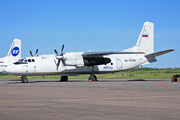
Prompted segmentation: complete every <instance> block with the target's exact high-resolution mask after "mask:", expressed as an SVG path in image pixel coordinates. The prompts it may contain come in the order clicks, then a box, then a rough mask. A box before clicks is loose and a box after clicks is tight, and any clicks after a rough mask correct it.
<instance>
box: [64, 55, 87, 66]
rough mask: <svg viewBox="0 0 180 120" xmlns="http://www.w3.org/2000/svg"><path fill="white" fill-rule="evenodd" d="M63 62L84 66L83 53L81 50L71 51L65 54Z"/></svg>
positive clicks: (66, 64) (69, 64) (68, 64)
mask: <svg viewBox="0 0 180 120" xmlns="http://www.w3.org/2000/svg"><path fill="white" fill-rule="evenodd" d="M62 62H63V64H64V65H65V66H77V67H82V66H84V60H83V57H82V53H79V52H69V53H65V54H63V60H62Z"/></svg>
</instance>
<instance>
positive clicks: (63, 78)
mask: <svg viewBox="0 0 180 120" xmlns="http://www.w3.org/2000/svg"><path fill="white" fill-rule="evenodd" d="M60 81H68V77H67V76H61V80H60Z"/></svg>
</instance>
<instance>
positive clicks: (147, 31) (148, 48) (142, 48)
mask: <svg viewBox="0 0 180 120" xmlns="http://www.w3.org/2000/svg"><path fill="white" fill-rule="evenodd" d="M124 51H125V52H145V53H146V54H149V53H154V23H151V22H145V23H144V26H143V28H142V30H141V33H140V35H139V38H138V41H137V43H136V45H135V46H134V47H132V48H129V49H127V50H124Z"/></svg>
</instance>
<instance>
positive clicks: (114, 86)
mask: <svg viewBox="0 0 180 120" xmlns="http://www.w3.org/2000/svg"><path fill="white" fill-rule="evenodd" d="M25 119H26V120H35V119H36V120H50V119H53V120H95V119H96V120H137V119H138V120H162V119H163V120H170V119H173V120H179V119H180V82H171V80H170V79H166V80H163V79H162V80H153V79H148V80H145V79H132V80H131V79H112V80H109V79H107V80H106V79H100V80H99V81H98V82H88V80H69V81H68V82H59V81H58V80H47V79H42V80H29V83H21V81H20V80H5V79H2V80H0V120H25Z"/></svg>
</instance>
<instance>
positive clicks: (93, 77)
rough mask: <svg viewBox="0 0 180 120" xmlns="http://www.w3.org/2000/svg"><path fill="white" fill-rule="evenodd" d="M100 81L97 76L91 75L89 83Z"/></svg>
mask: <svg viewBox="0 0 180 120" xmlns="http://www.w3.org/2000/svg"><path fill="white" fill-rule="evenodd" d="M97 81H98V80H97V77H96V76H95V75H92V74H91V75H90V76H89V82H97Z"/></svg>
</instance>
